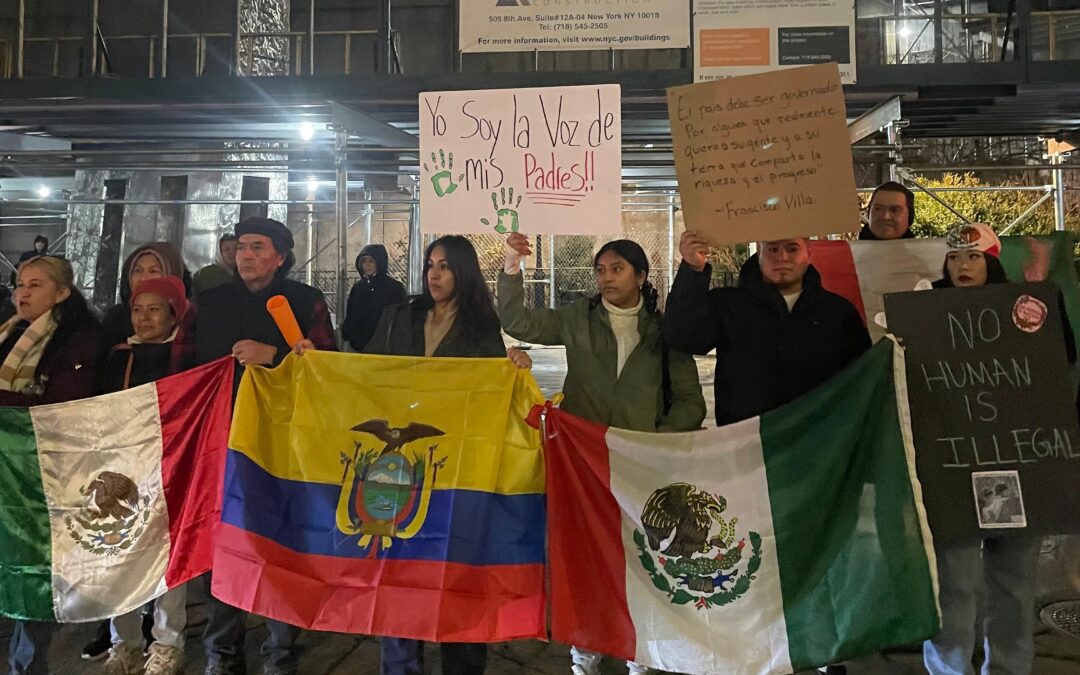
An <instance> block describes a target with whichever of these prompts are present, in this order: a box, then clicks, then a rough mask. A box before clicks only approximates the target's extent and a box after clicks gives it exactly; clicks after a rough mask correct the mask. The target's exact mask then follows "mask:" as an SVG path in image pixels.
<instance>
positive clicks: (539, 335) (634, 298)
mask: <svg viewBox="0 0 1080 675" xmlns="http://www.w3.org/2000/svg"><path fill="white" fill-rule="evenodd" d="M506 243H507V251H506V258H505V263H506V264H505V268H504V270H503V272H502V273H501V274H499V291H498V297H499V317H500V318H501V319H502V323H503V328H504V329H505V330H506V332H507V333H508V334H509V335H511V336H513V337H515V338H517V339H519V340H524V341H526V342H535V343H538V344H544V345H565V346H566V362H567V371H566V382H565V384H564V385H563V393H564V394H565V395H566V398H565V400H564V401H563V404H562V408H563V409H564V410H566V411H568V412H571V413H573V414H575V415H577V416H579V417H584V418H585V419H589V420H592V421H594V422H597V423H599V424H606V425H610V426H615V427H619V428H622V429H633V430H636V431H691V430H694V429H698V428H700V427H701V420H702V419H704V417H705V398H704V397H703V396H702V394H701V384H700V382H699V381H698V374H697V367H696V366H695V365H694V359H693V357H692V356H690V355H689V354H685V353H683V352H679V351H674V350H670V349H668V348H667V346H666V345H665V344H664V340H663V330H662V329H661V321H662V316H661V314H660V310H659V309H658V308H657V306H656V302H657V292H656V288H655V287H653V285H652V284H651V283H649V279H648V275H649V259H648V257H647V256H646V255H645V251H643V250H642V248H641V246H639V245H638V244H637V243H636V242H633V241H630V240H629V239H619V240H616V241H611V242H608V243H607V244H604V246H602V247H601V248H600V250H599V251H598V252H597V253H596V256H595V258H594V259H593V269H594V272H595V274H596V290H597V293H596V295H594V296H593V297H592V298H583V299H581V300H578V301H576V302H574V303H573V304H570V305H567V306H565V307H560V308H558V309H526V308H525V305H524V302H523V301H524V296H525V287H524V281H523V279H522V276H521V271H520V269H519V263H520V261H521V259H522V258H523V257H524V256H527V255H531V253H532V250H531V248H530V247H529V239H528V237H526V236H525V235H523V234H520V233H515V234H511V235H510V237H509V238H508V239H507V240H506Z"/></svg>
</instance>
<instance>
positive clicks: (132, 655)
mask: <svg viewBox="0 0 1080 675" xmlns="http://www.w3.org/2000/svg"><path fill="white" fill-rule="evenodd" d="M102 672H104V673H105V675H142V672H143V656H142V650H140V649H133V648H131V647H128V646H126V645H113V646H112V648H111V649H109V659H108V660H107V661H105V665H104V666H103V667H102Z"/></svg>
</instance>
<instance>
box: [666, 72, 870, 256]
mask: <svg viewBox="0 0 1080 675" xmlns="http://www.w3.org/2000/svg"><path fill="white" fill-rule="evenodd" d="M668 116H669V118H670V121H671V136H672V143H673V147H674V153H675V169H676V173H677V175H678V178H679V193H680V195H681V197H682V205H683V210H684V212H685V217H686V224H687V227H688V228H691V229H694V230H697V231H699V232H701V233H703V234H704V235H705V237H706V238H707V239H708V240H709V241H710V242H711V243H713V244H715V245H721V244H731V243H739V242H747V241H762V240H766V241H767V240H774V239H784V238H789V237H799V236H811V235H821V234H831V233H836V232H854V231H855V230H857V229H858V227H859V204H858V198H857V196H856V192H855V174H854V171H853V169H852V162H851V147H850V143H849V140H848V132H847V122H846V118H845V106H844V92H843V88H842V87H841V85H840V75H839V71H838V70H837V67H836V64H834V63H830V64H823V65H816V66H808V67H805V68H791V69H787V70H780V71H775V72H770V73H764V74H761V75H747V76H743V77H734V78H731V79H727V80H717V81H714V82H705V83H701V84H691V85H685V86H680V87H672V88H671V89H668Z"/></svg>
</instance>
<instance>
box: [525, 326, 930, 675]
mask: <svg viewBox="0 0 1080 675" xmlns="http://www.w3.org/2000/svg"><path fill="white" fill-rule="evenodd" d="M544 429H545V443H544V447H545V455H546V461H547V473H548V483H547V484H548V514H549V518H550V521H549V522H550V528H551V529H550V549H551V552H550V555H551V596H552V597H551V613H552V634H553V637H554V639H556V640H558V641H560V642H567V643H570V644H574V645H577V646H578V647H580V648H584V649H588V650H591V651H596V652H600V653H603V654H609V655H612V656H615V657H618V658H620V659H627V660H633V661H635V662H637V663H639V664H642V665H647V666H651V667H654V668H659V669H661V670H665V671H673V672H682V673H736V674H741V675H750V674H758V673H760V674H765V673H769V674H773V673H776V674H779V673H790V672H792V671H793V670H796V671H797V670H803V669H806V668H812V667H815V666H821V665H826V664H829V663H835V662H838V661H842V660H844V659H846V658H850V657H855V656H859V655H864V654H867V653H873V652H875V651H877V650H879V649H882V648H884V647H888V646H893V645H901V644H907V643H911V642H916V641H919V640H922V639H925V638H928V637H930V636H932V635H933V634H934V633H935V632H936V631H937V627H938V616H939V613H938V608H937V602H936V598H937V593H936V586H935V583H936V582H935V575H934V573H935V570H936V568H935V563H934V555H933V547H932V544H931V540H930V533H929V530H928V528H927V525H926V516H925V513H924V512H923V509H922V503H921V497H920V491H919V484H918V481H917V479H916V477H915V464H914V450H913V448H912V444H911V432H910V425H909V417H908V411H907V396H906V385H905V380H904V365H903V355H902V352H901V351H900V349H899V347H895V343H893V342H892V341H890V340H884V341H882V342H880V343H878V345H877V346H875V347H874V348H873V349H871V350H870V351H869V352H868V353H866V354H865V355H864V356H863V357H861V358H860V359H859V360H857V361H856V362H855V363H853V364H852V365H851V366H850V367H849V368H847V369H846V370H845V371H843V372H842V373H840V374H839V375H837V376H836V377H834V378H833V379H832V380H830V381H829V382H827V383H826V384H824V385H823V386H821V387H819V388H818V389H816V390H814V391H813V392H811V393H809V394H807V395H806V396H804V397H802V398H800V399H798V400H797V401H795V402H793V403H790V404H788V405H785V406H783V407H781V408H778V409H776V410H774V411H771V412H768V413H765V414H764V415H761V416H760V417H755V418H753V419H748V420H745V421H742V422H738V423H736V424H731V425H728V426H724V427H720V428H714V429H707V430H703V431H697V432H690V433H677V434H654V433H641V432H631V431H623V430H620V429H610V428H605V427H602V426H600V425H597V424H594V423H592V422H586V421H584V420H581V419H579V418H576V417H574V416H572V415H569V414H567V413H564V412H562V411H560V410H557V409H549V410H548V411H547V413H546V419H545V423H544Z"/></svg>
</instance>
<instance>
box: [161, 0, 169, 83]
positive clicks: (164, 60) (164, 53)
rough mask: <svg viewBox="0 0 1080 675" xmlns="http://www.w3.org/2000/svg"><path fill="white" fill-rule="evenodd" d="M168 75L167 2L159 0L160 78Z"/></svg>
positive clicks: (167, 0)
mask: <svg viewBox="0 0 1080 675" xmlns="http://www.w3.org/2000/svg"><path fill="white" fill-rule="evenodd" d="M168 74H169V0H161V76H162V77H168Z"/></svg>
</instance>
